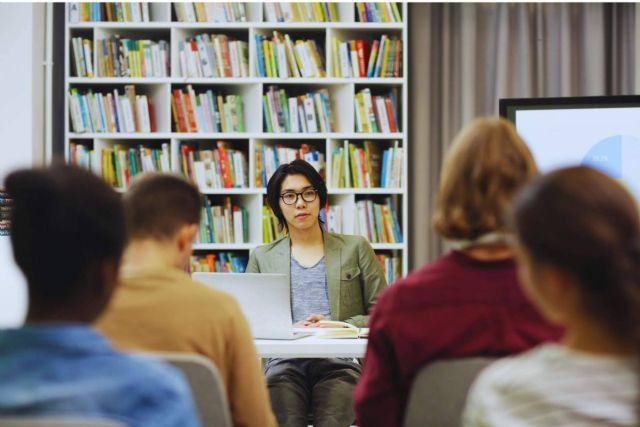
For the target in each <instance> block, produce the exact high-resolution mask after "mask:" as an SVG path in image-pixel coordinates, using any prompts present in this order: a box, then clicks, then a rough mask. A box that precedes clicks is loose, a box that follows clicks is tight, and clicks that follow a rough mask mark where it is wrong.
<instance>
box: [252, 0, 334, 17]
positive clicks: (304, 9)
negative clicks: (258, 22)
mask: <svg viewBox="0 0 640 427" xmlns="http://www.w3.org/2000/svg"><path fill="white" fill-rule="evenodd" d="M336 5H337V3H335V2H319V1H312V2H304V3H301V2H265V3H264V15H265V17H266V19H267V22H336V21H338V9H337V8H336Z"/></svg>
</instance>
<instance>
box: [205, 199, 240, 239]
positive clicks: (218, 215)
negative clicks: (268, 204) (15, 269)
mask: <svg viewBox="0 0 640 427" xmlns="http://www.w3.org/2000/svg"><path fill="white" fill-rule="evenodd" d="M196 239H197V243H244V242H248V241H249V212H248V211H247V209H246V208H245V207H244V206H237V205H234V204H232V203H231V197H225V199H224V204H223V205H214V204H213V203H212V201H211V198H209V197H206V198H205V201H204V206H203V207H202V219H201V221H200V227H199V230H198V235H197V237H196Z"/></svg>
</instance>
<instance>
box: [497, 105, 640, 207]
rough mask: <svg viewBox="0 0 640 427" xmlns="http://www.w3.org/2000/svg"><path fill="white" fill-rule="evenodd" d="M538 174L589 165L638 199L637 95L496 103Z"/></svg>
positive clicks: (639, 121)
mask: <svg viewBox="0 0 640 427" xmlns="http://www.w3.org/2000/svg"><path fill="white" fill-rule="evenodd" d="M500 113H501V115H503V116H505V117H507V118H508V119H510V120H512V121H513V122H514V123H515V126H516V129H517V130H518V133H519V134H520V135H521V136H522V138H523V139H524V140H525V142H526V143H527V144H528V145H529V148H530V149H531V152H532V153H533V156H534V158H535V160H536V162H537V163H538V167H539V168H540V170H541V171H542V172H548V171H550V170H553V169H557V168H560V167H564V166H573V165H589V166H593V167H595V168H597V169H599V170H601V171H603V172H605V173H607V174H609V175H610V176H612V177H613V178H615V179H617V180H619V181H620V182H621V183H622V184H623V185H624V186H625V187H627V189H629V191H630V192H631V193H632V194H633V195H634V197H635V198H636V200H639V201H640V96H621V97H583V98H540V99H503V100H500Z"/></svg>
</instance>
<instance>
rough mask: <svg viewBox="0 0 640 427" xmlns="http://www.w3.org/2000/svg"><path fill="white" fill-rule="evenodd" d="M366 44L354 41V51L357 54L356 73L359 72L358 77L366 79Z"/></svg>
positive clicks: (361, 41) (362, 41)
mask: <svg viewBox="0 0 640 427" xmlns="http://www.w3.org/2000/svg"><path fill="white" fill-rule="evenodd" d="M367 48H368V46H367V43H365V41H364V40H360V39H359V40H356V51H357V53H358V71H359V72H360V75H359V77H367V65H366V58H367V50H368V49H367Z"/></svg>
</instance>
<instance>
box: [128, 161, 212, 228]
mask: <svg viewBox="0 0 640 427" xmlns="http://www.w3.org/2000/svg"><path fill="white" fill-rule="evenodd" d="M122 201H123V203H124V212H125V216H126V219H127V230H128V232H129V237H130V238H134V239H136V238H154V239H166V238H170V237H172V236H173V235H174V234H175V233H176V231H178V229H179V228H180V227H182V226H183V225H189V224H199V223H200V214H201V212H202V207H203V199H202V196H201V195H200V192H199V191H198V188H197V187H196V186H195V185H194V184H192V183H191V182H189V181H187V180H186V179H184V178H182V177H179V176H177V175H171V174H160V173H145V174H143V175H141V176H139V177H137V178H136V179H134V180H133V183H132V184H131V186H130V187H129V189H128V190H127V192H126V193H125V195H124V196H123V198H122Z"/></svg>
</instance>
